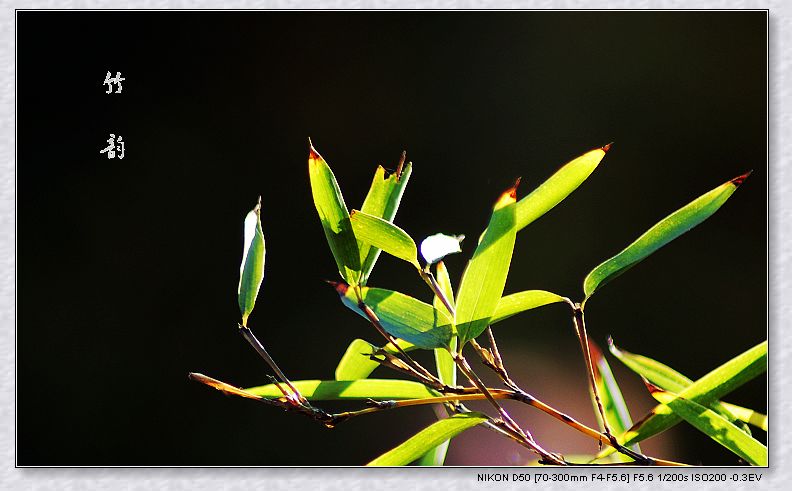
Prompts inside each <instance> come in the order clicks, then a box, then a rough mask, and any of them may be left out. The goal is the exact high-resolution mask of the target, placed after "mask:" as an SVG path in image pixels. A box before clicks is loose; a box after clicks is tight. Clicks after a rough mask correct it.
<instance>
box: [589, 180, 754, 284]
mask: <svg viewBox="0 0 792 491" xmlns="http://www.w3.org/2000/svg"><path fill="white" fill-rule="evenodd" d="M749 174H750V172H748V173H746V174H743V175H741V176H738V177H735V178H734V179H732V180H730V181H727V182H725V183H723V184H722V185H720V186H718V187H717V188H715V189H713V190H712V191H710V192H708V193H706V194H703V195H702V196H699V197H698V198H696V199H695V200H693V201H691V202H690V203H688V204H687V205H685V206H683V207H682V208H680V209H678V210H677V211H675V212H673V213H672V214H670V215H668V216H667V217H665V218H664V219H662V220H660V221H659V222H658V223H656V224H655V225H654V226H653V227H652V228H650V229H649V230H647V231H646V232H645V233H644V234H643V235H641V236H640V237H638V239H636V240H635V242H633V243H632V244H630V245H628V246H627V247H626V248H625V249H624V250H623V251H621V252H620V253H618V254H616V255H615V256H613V257H612V258H610V259H608V260H607V261H605V262H603V263H602V264H600V265H599V266H597V267H596V268H594V269H593V270H592V271H591V272H590V273H589V274H588V275H587V276H586V279H585V280H584V281H583V292H584V293H585V295H586V298H588V297H590V296H591V295H593V294H594V292H595V291H597V290H598V289H599V288H601V287H602V286H603V285H605V284H606V283H608V282H609V281H611V280H612V279H614V278H616V277H617V276H619V275H620V274H622V273H624V272H625V271H627V270H628V269H630V268H631V267H633V266H635V265H636V264H638V263H639V262H641V261H643V260H644V259H645V258H646V257H647V256H649V255H650V254H652V253H653V252H655V251H656V250H658V249H659V248H661V247H663V246H664V245H666V244H668V243H669V242H671V241H672V240H674V239H676V238H677V237H679V236H680V235H682V234H684V233H685V232H687V231H688V230H690V229H692V228H693V227H695V226H696V225H698V224H700V223H701V222H703V221H704V220H706V219H707V218H709V217H710V216H711V215H712V214H713V213H715V212H716V211H718V209H719V208H720V207H721V206H722V205H723V204H724V203H725V202H726V200H727V199H729V197H730V196H731V195H732V194H733V193H734V191H735V190H736V189H737V187H738V186H739V185H740V184H742V183H743V181H745V179H746V178H747V177H748V175H749Z"/></svg>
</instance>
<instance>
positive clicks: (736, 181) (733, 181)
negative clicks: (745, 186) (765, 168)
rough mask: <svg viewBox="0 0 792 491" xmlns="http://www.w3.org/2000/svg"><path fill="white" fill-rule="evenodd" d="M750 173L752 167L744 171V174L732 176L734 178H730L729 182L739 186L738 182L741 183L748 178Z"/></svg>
mask: <svg viewBox="0 0 792 491" xmlns="http://www.w3.org/2000/svg"><path fill="white" fill-rule="evenodd" d="M752 173H753V169H751V170H749V171H748V172H746V173H745V174H743V175H740V176H737V177H735V178H734V179H732V180H731V181H730V182H731V183H732V184H734V185H735V186H738V187H739V186H740V184H742V183H743V182H744V181H745V180H746V179H748V176H750V175H751V174H752Z"/></svg>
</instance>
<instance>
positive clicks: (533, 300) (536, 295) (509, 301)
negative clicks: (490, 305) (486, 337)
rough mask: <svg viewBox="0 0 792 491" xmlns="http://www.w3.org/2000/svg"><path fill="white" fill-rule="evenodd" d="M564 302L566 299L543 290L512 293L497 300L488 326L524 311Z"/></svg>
mask: <svg viewBox="0 0 792 491" xmlns="http://www.w3.org/2000/svg"><path fill="white" fill-rule="evenodd" d="M566 301H567V299H566V298H564V297H562V296H560V295H556V294H555V293H551V292H546V291H544V290H525V291H522V292H517V293H512V294H511V295H506V296H505V297H502V298H501V299H500V300H498V306H497V307H496V308H495V313H493V314H492V318H491V319H490V324H495V323H496V322H500V321H502V320H504V319H508V318H509V317H511V316H513V315H516V314H519V313H520V312H525V311H526V310H531V309H535V308H537V307H542V306H545V305H549V304H552V303H558V302H566Z"/></svg>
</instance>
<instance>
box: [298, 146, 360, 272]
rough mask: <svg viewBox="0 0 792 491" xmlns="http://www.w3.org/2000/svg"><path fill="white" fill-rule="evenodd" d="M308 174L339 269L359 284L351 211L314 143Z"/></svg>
mask: <svg viewBox="0 0 792 491" xmlns="http://www.w3.org/2000/svg"><path fill="white" fill-rule="evenodd" d="M308 174H309V177H310V179H311V194H313V200H314V205H315V206H316V211H317V212H318V213H319V219H320V220H321V221H322V229H323V230H324V233H325V237H326V238H327V244H328V245H329V246H330V250H331V251H332V253H333V258H334V259H335V261H336V265H337V266H338V272H339V273H340V274H341V277H342V278H343V279H344V281H346V282H347V283H349V284H350V285H356V284H358V282H359V280H360V269H361V268H360V252H359V250H358V244H357V240H356V239H355V234H354V232H353V231H352V224H351V223H350V222H349V212H348V211H347V207H346V204H345V203H344V196H343V195H342V194H341V189H340V188H339V187H338V182H336V178H335V176H334V175H333V171H332V170H330V166H329V165H327V162H325V160H324V159H323V158H322V156H321V155H319V153H318V152H317V151H316V149H314V147H313V146H311V147H310V153H309V155H308Z"/></svg>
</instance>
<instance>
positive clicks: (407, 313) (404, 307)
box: [334, 283, 452, 349]
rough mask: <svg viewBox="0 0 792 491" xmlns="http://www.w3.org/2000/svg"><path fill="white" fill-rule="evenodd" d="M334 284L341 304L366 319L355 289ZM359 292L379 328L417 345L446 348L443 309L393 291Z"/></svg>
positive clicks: (448, 324) (446, 322)
mask: <svg viewBox="0 0 792 491" xmlns="http://www.w3.org/2000/svg"><path fill="white" fill-rule="evenodd" d="M334 286H335V289H336V291H337V292H338V294H339V295H340V296H341V301H342V302H343V303H344V305H346V306H347V307H348V308H349V309H351V310H352V311H354V312H357V313H358V314H359V315H361V316H362V317H364V318H366V319H368V317H367V316H366V314H365V313H364V312H363V311H362V310H361V309H360V308H359V306H358V297H357V293H356V292H355V289H354V288H350V287H349V286H348V285H345V284H342V283H335V284H334ZM359 291H360V296H361V299H362V300H363V302H364V303H365V304H366V305H367V306H368V307H369V308H370V309H371V310H372V311H373V312H374V313H375V314H376V316H377V317H378V319H379V321H380V323H381V324H382V327H383V328H384V329H385V331H387V332H388V334H390V335H391V336H395V337H397V338H399V339H404V340H405V341H408V342H410V343H412V344H414V345H415V346H416V347H418V348H423V349H434V348H448V345H449V344H450V342H451V336H452V327H451V322H452V321H451V318H450V317H449V316H448V315H447V314H446V313H445V312H443V311H442V310H436V309H435V308H434V307H432V306H431V305H429V304H427V303H424V302H421V301H420V300H416V299H415V298H412V297H409V296H407V295H404V294H403V293H399V292H395V291H392V290H384V289H382V288H369V287H360V289H359Z"/></svg>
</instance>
